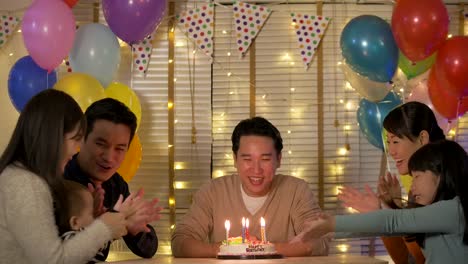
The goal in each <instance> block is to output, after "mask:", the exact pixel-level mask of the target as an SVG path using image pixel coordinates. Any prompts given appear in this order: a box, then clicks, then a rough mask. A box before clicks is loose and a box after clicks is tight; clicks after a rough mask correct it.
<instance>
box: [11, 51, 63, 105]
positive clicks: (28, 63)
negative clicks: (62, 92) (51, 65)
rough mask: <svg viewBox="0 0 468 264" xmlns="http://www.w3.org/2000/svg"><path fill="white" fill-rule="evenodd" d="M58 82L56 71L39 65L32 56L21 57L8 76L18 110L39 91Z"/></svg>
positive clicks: (13, 101) (12, 99)
mask: <svg viewBox="0 0 468 264" xmlns="http://www.w3.org/2000/svg"><path fill="white" fill-rule="evenodd" d="M56 82H57V74H56V73H55V71H52V72H51V73H49V74H47V71H46V70H44V69H42V68H41V67H39V66H38V65H37V64H36V63H35V62H34V61H33V59H32V58H31V57H30V56H25V57H23V58H21V59H19V60H18V61H17V62H16V63H15V65H13V67H12V68H11V70H10V75H9V77H8V94H9V95H10V99H11V102H12V103H13V105H14V106H15V108H16V110H18V112H21V111H22V110H23V108H24V106H25V105H26V103H27V102H28V101H29V99H31V97H33V96H34V95H36V94H38V93H39V92H41V91H43V90H46V89H48V88H50V87H52V86H54V84H55V83H56Z"/></svg>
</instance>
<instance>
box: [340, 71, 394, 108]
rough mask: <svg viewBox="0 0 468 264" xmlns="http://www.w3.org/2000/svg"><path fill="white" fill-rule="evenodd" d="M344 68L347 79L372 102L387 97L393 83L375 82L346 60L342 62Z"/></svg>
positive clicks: (359, 92) (360, 93)
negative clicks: (355, 69)
mask: <svg viewBox="0 0 468 264" xmlns="http://www.w3.org/2000/svg"><path fill="white" fill-rule="evenodd" d="M341 65H342V67H341V68H342V70H343V72H344V74H345V80H347V81H348V82H349V84H350V85H351V87H353V89H354V90H355V91H356V92H357V93H358V94H359V95H361V96H362V97H364V98H365V99H367V100H369V101H372V102H379V101H381V100H382V99H384V98H385V96H386V95H387V94H388V92H389V91H390V89H391V88H392V87H391V85H389V84H388V83H382V82H374V81H371V80H369V79H367V78H366V77H364V76H362V75H360V74H359V73H356V72H355V71H353V70H352V69H351V68H350V67H349V65H348V64H346V62H343V63H342V64H341Z"/></svg>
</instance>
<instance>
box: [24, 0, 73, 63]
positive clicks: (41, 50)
mask: <svg viewBox="0 0 468 264" xmlns="http://www.w3.org/2000/svg"><path fill="white" fill-rule="evenodd" d="M21 30H22V32H23V39H24V44H25V45H26V49H27V50H28V52H29V54H30V55H31V57H32V58H33V60H34V61H35V62H36V63H37V65H39V66H40V67H41V68H43V69H46V70H48V71H51V70H53V69H55V68H56V67H57V66H58V65H60V64H61V63H62V61H63V59H64V58H65V57H66V56H67V54H68V52H69V51H70V49H71V47H72V45H73V40H74V39H75V18H74V17H73V13H72V11H71V9H70V8H69V7H68V6H67V5H66V4H65V2H63V1H61V0H48V1H34V2H33V4H32V5H31V6H30V7H29V8H28V10H26V12H25V13H24V17H23V24H22V26H21Z"/></svg>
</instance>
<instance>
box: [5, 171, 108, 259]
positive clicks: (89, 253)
mask: <svg viewBox="0 0 468 264" xmlns="http://www.w3.org/2000/svg"><path fill="white" fill-rule="evenodd" d="M111 239H112V237H111V231H110V229H109V228H108V227H107V226H106V225H105V224H104V223H103V222H102V221H100V220H96V221H94V222H93V223H92V224H91V225H90V226H89V227H88V228H86V229H85V230H84V231H83V232H79V234H77V235H76V236H75V237H73V238H72V239H70V240H67V241H62V239H61V238H60V237H59V234H58V229H57V226H56V224H55V218H54V210H53V204H52V196H51V193H50V189H49V187H48V185H47V183H46V182H45V181H44V180H43V179H41V178H39V177H38V176H37V175H35V174H33V173H32V172H30V171H27V170H25V169H23V168H19V167H17V166H13V165H10V166H9V167H7V168H6V169H5V170H4V171H3V172H2V173H1V174H0V263H16V264H23V263H35V264H41V263H44V264H45V263H48V264H52V263H68V264H71V263H86V262H87V260H89V259H91V258H92V257H93V256H94V255H95V254H96V252H97V251H98V250H99V248H100V247H102V245H103V244H104V243H105V242H107V241H109V240H111Z"/></svg>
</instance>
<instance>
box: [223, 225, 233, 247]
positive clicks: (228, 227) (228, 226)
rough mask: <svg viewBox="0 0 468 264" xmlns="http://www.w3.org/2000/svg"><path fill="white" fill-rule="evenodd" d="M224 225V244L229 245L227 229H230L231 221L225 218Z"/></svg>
mask: <svg viewBox="0 0 468 264" xmlns="http://www.w3.org/2000/svg"><path fill="white" fill-rule="evenodd" d="M224 227H225V228H226V245H229V229H231V222H229V220H226V222H224Z"/></svg>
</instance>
